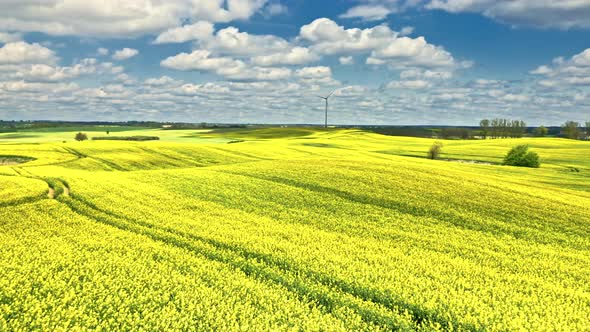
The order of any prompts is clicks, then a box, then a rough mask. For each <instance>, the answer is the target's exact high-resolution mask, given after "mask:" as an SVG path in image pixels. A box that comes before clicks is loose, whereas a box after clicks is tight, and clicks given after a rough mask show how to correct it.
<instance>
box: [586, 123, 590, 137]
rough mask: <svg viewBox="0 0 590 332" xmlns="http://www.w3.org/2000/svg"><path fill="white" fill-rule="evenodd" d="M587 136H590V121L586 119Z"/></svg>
mask: <svg viewBox="0 0 590 332" xmlns="http://www.w3.org/2000/svg"><path fill="white" fill-rule="evenodd" d="M585 124H586V137H587V138H590V121H586V123H585Z"/></svg>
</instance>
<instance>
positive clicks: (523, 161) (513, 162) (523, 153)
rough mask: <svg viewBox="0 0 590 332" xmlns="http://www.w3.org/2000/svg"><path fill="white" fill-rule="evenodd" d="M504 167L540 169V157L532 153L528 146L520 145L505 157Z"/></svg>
mask: <svg viewBox="0 0 590 332" xmlns="http://www.w3.org/2000/svg"><path fill="white" fill-rule="evenodd" d="M503 165H508V166H518V167H534V168H539V167H540V166H541V163H540V161H539V155H538V154H536V153H535V152H530V151H529V147H528V145H518V146H515V147H513V148H512V149H511V150H510V152H508V154H507V155H506V157H504V163H503Z"/></svg>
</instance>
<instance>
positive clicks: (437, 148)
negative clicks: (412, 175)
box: [428, 142, 443, 160]
mask: <svg viewBox="0 0 590 332" xmlns="http://www.w3.org/2000/svg"><path fill="white" fill-rule="evenodd" d="M442 147H443V144H442V143H441V142H434V144H432V146H431V147H430V149H428V159H432V160H434V159H438V158H439V157H440V153H441V151H442Z"/></svg>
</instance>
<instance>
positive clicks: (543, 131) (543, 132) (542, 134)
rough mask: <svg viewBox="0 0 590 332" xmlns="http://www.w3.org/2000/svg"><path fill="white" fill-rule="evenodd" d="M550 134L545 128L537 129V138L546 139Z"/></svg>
mask: <svg viewBox="0 0 590 332" xmlns="http://www.w3.org/2000/svg"><path fill="white" fill-rule="evenodd" d="M548 133H549V129H547V128H546V127H545V126H540V127H537V128H535V136H538V137H545V136H547V134H548Z"/></svg>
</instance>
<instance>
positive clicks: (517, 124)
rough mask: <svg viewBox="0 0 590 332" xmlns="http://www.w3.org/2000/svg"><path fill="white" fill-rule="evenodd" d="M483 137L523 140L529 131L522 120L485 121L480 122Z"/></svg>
mask: <svg viewBox="0 0 590 332" xmlns="http://www.w3.org/2000/svg"><path fill="white" fill-rule="evenodd" d="M479 126H480V128H481V136H482V137H483V138H484V139H486V138H488V137H489V138H521V137H522V136H524V134H525V133H526V130H527V126H526V123H525V122H524V121H522V120H509V119H493V120H488V119H483V120H481V121H480V122H479Z"/></svg>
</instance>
